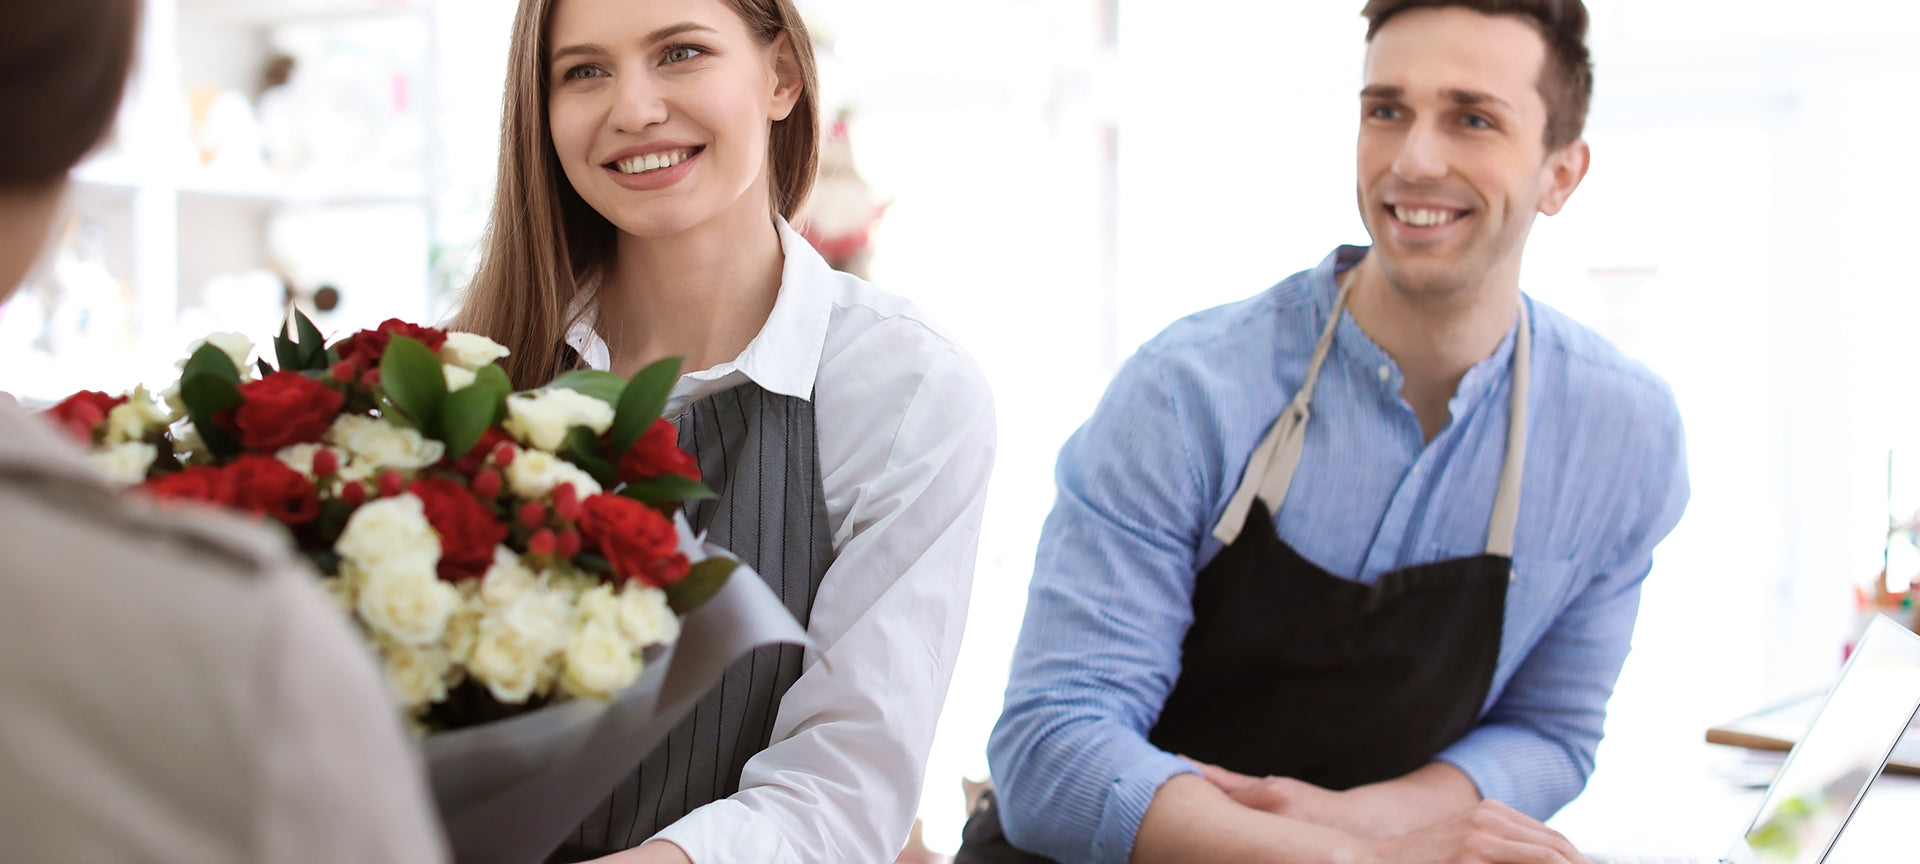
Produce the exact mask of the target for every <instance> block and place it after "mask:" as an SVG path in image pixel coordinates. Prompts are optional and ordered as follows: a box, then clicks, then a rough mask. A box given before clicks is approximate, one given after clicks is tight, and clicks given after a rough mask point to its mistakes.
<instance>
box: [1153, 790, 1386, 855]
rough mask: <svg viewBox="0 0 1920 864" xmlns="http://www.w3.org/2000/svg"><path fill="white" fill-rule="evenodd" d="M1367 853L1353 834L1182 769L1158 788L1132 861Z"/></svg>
mask: <svg viewBox="0 0 1920 864" xmlns="http://www.w3.org/2000/svg"><path fill="white" fill-rule="evenodd" d="M1363 853H1364V847H1363V843H1362V841H1361V840H1360V839H1359V838H1356V837H1354V836H1352V835H1350V834H1345V833H1342V832H1340V831H1335V830H1333V829H1331V828H1323V827H1321V826H1318V825H1313V824H1311V823H1307V822H1302V821H1299V820H1295V819H1288V818H1285V817H1281V816H1275V815H1272V814H1270V813H1263V812H1261V811H1258V810H1254V809H1252V808H1250V807H1245V806H1242V805H1241V804H1238V803H1236V802H1235V801H1233V799H1231V798H1229V797H1227V795H1226V793H1224V792H1222V791H1220V790H1219V789H1218V788H1215V787H1214V785H1213V784H1211V783H1208V782H1207V781H1206V780H1204V779H1202V778H1201V777H1199V776H1198V775H1194V774H1182V775H1180V776H1177V777H1174V778H1173V779H1171V780H1168V781H1167V782H1166V784H1165V785H1163V786H1161V787H1160V790H1159V791H1158V792H1156V793H1154V796H1153V803H1152V804H1150V805H1148V807H1147V815H1146V817H1145V818H1143V819H1141V820H1140V831H1139V833H1138V834H1137V835H1135V837H1134V841H1133V854H1132V857H1131V858H1130V859H1129V861H1130V862H1131V864H1163V862H1164V864H1181V862H1215V861H1218V862H1272V864H1354V862H1358V861H1361V860H1363Z"/></svg>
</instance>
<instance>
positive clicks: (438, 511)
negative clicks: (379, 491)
mask: <svg viewBox="0 0 1920 864" xmlns="http://www.w3.org/2000/svg"><path fill="white" fill-rule="evenodd" d="M407 491H408V492H412V493H413V494H414V496H415V497H417V498H419V499H420V501H421V503H423V504H425V505H426V511H427V522H428V524H430V525H432V526H433V533H435V534H438V535H440V578H442V579H446V580H448V581H459V580H462V579H478V578H480V577H482V576H485V575H487V569H488V568H490V567H492V566H493V550H494V547H496V546H498V545H500V543H501V542H502V541H504V540H506V539H507V526H505V525H503V524H501V522H500V520H499V519H498V518H496V517H495V516H494V515H493V510H492V509H491V508H489V507H487V505H485V504H482V503H480V500H479V499H477V498H475V497H473V493H472V492H469V491H467V487H465V486H462V485H460V484H459V483H457V482H454V481H452V480H448V479H446V478H444V477H425V478H422V479H419V480H415V481H413V485H411V486H409V487H407Z"/></svg>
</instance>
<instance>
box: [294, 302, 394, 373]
mask: <svg viewBox="0 0 1920 864" xmlns="http://www.w3.org/2000/svg"><path fill="white" fill-rule="evenodd" d="M293 322H294V326H295V327H298V328H299V330H300V341H299V342H298V343H296V344H297V345H298V346H299V347H300V360H301V363H300V368H302V369H314V368H320V369H325V368H326V367H327V366H329V365H332V364H330V363H328V362H327V337H325V336H322V335H320V328H318V327H315V326H313V321H312V320H311V319H309V318H308V317H307V313H305V312H302V311H300V310H298V309H295V310H293ZM422 347H424V346H422ZM280 368H282V369H284V368H286V364H284V363H283V364H281V367H280Z"/></svg>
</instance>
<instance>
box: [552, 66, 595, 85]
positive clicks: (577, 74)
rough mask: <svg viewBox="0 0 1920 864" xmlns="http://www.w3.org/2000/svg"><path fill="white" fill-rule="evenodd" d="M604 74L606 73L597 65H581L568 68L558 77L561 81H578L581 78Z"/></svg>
mask: <svg viewBox="0 0 1920 864" xmlns="http://www.w3.org/2000/svg"><path fill="white" fill-rule="evenodd" d="M605 74H607V73H606V72H605V71H603V70H601V68H600V67H598V66H587V65H581V66H575V67H573V68H572V69H568V70H567V72H566V74H565V75H562V76H560V78H561V80H563V81H578V80H580V79H582V78H598V77H600V76H602V75H605Z"/></svg>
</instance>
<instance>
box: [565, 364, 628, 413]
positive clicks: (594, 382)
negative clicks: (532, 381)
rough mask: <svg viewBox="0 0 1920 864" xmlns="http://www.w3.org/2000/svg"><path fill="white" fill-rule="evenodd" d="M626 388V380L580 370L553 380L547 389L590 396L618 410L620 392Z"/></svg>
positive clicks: (608, 374)
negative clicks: (558, 389) (564, 390)
mask: <svg viewBox="0 0 1920 864" xmlns="http://www.w3.org/2000/svg"><path fill="white" fill-rule="evenodd" d="M626 386H627V382H626V379H624V378H621V377H620V376H618V375H615V374H613V373H611V372H596V371H594V370H592V369H580V370H576V371H573V372H568V373H567V374H565V375H562V376H560V377H558V378H555V379H553V383H552V384H548V385H547V389H549V390H551V389H553V388H556V387H563V388H566V389H568V390H572V391H574V392H576V393H583V394H586V395H588V396H592V397H593V398H595V399H598V400H600V401H602V402H605V403H607V405H608V406H610V407H614V408H618V407H620V391H621V390H622V389H623V388H625V387H626Z"/></svg>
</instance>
